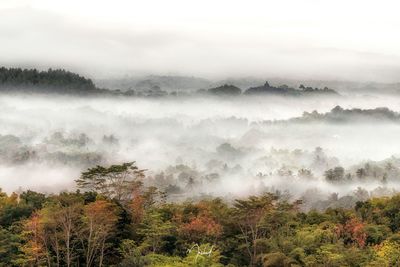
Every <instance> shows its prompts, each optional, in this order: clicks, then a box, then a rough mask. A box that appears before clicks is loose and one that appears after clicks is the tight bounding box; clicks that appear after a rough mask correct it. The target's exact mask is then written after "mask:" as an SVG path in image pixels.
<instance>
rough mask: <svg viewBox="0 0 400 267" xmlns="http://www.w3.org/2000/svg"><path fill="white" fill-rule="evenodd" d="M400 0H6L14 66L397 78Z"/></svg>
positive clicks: (3, 8) (117, 72)
mask: <svg viewBox="0 0 400 267" xmlns="http://www.w3.org/2000/svg"><path fill="white" fill-rule="evenodd" d="M398 7H399V4H397V2H396V1H383V2H382V1H381V2H379V3H378V2H374V1H352V2H348V1H335V2H330V3H328V2H320V1H315V0H307V1H301V2H300V1H292V0H286V1H280V2H279V3H278V2H275V1H252V3H251V4H249V3H244V2H241V1H218V2H213V1H202V2H201V3H193V2H186V1H178V0H175V1H168V2H165V1H157V0H153V1H146V2H142V1H124V0H119V1H115V2H113V4H112V5H111V4H110V3H109V2H108V1H85V2H82V1H75V0H74V1H57V2H55V1H48V0H38V1H32V0H21V1H10V0H5V1H2V2H1V3H0V17H1V21H2V23H0V42H1V43H2V46H1V47H0V54H1V55H2V64H4V65H7V66H20V67H39V68H50V67H52V68H57V67H61V68H67V69H71V70H72V71H77V72H81V73H83V74H85V75H88V76H90V77H92V78H96V79H100V78H112V77H118V76H121V75H148V74H154V75H182V76H196V77H204V78H207V79H222V78H226V77H247V76H251V77H257V78H269V77H278V78H279V77H285V78H290V79H317V80H341V81H342V80H344V81H349V80H350V81H363V82H364V81H375V82H389V83H390V82H398V81H399V78H398V77H399V74H400V63H399V62H400V60H399V57H400V49H399V47H400V38H399V37H398V36H396V35H395V34H393V32H396V28H397V27H398V26H399V25H400V18H399V17H398V16H397V12H396V10H398Z"/></svg>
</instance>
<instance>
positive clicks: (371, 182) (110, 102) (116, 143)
mask: <svg viewBox="0 0 400 267" xmlns="http://www.w3.org/2000/svg"><path fill="white" fill-rule="evenodd" d="M399 102H400V97H396V96H393V95H392V96H391V95H375V96H374V97H371V96H366V95H346V96H335V97H330V96H321V97H272V96H257V97H253V96H237V97H211V96H209V97H207V96H201V95H193V96H187V97H179V96H178V97H172V96H166V97H159V98H151V97H142V98H140V97H118V96H114V97H69V96H68V97H67V96H56V95H46V96H44V95H1V96H0V125H1V128H0V184H1V187H2V189H3V190H5V191H7V192H12V191H15V190H24V189H34V190H39V191H42V192H47V193H51V192H58V191H60V190H74V189H75V183H74V180H75V179H77V178H78V177H79V174H80V172H81V171H83V170H86V168H88V167H92V166H94V165H97V164H100V165H108V164H114V163H122V162H130V161H136V163H137V165H138V166H139V167H140V168H143V169H147V171H146V176H147V178H146V183H147V184H148V185H156V186H158V187H160V188H161V189H162V190H166V191H169V192H170V193H171V199H172V200H174V199H183V198H187V197H200V196H204V195H214V196H222V197H227V198H233V197H238V196H245V195H249V194H257V193H261V192H263V191H265V190H269V191H277V190H278V191H279V192H286V193H288V194H290V195H292V196H295V197H305V196H307V195H309V194H310V192H311V195H313V196H315V198H314V201H315V200H316V199H324V198H327V197H328V196H330V195H331V194H332V193H339V196H344V195H347V194H350V195H353V194H354V190H357V188H358V187H362V188H365V189H367V190H368V191H369V192H370V193H371V194H376V195H388V194H392V193H393V192H394V191H395V190H397V189H399V186H400V183H399V180H398V179H399V178H398V177H399V176H398V173H397V168H400V160H398V159H397V156H400V155H399V151H400V144H399V142H398V136H400V120H397V119H394V120H389V119H387V118H385V117H382V118H381V117H377V118H376V117H373V116H371V115H366V116H364V115H363V116H364V117H362V118H360V117H359V116H358V117H357V116H348V118H347V117H346V121H339V122H332V121H329V120H325V121H324V120H322V121H321V120H319V121H318V120H315V121H313V120H311V121H309V119H307V120H305V121H298V120H297V121H296V120H293V118H300V117H302V116H303V112H304V111H306V112H312V111H314V110H317V111H318V112H319V113H326V112H330V111H331V110H332V109H333V108H334V107H335V106H337V105H340V106H341V107H342V108H343V109H352V108H361V109H365V110H367V109H374V108H377V107H388V108H389V109H390V110H392V111H395V112H399V111H400V105H399ZM379 116H381V115H379ZM367 162H369V165H368V169H370V170H371V171H370V173H371V175H370V176H371V177H369V176H368V177H367V178H365V179H356V178H354V177H355V175H356V174H355V173H356V170H357V169H358V168H361V167H362V166H364V164H365V163H367ZM388 164H390V166H392V167H393V168H392V167H391V168H390V169H389V168H388V171H385V170H386V169H385V168H387V165H388ZM337 166H342V167H344V168H345V173H346V174H347V173H349V174H351V175H352V176H353V178H352V179H348V180H346V181H345V182H340V183H331V182H329V181H327V180H326V178H325V175H324V173H325V171H327V170H328V169H332V168H334V167H337ZM302 169H307V170H310V171H311V173H302V172H301V170H302ZM384 173H385V174H384ZM382 179H385V181H384V182H382ZM310 190H311V191H310ZM313 190H314V191H313ZM307 192H308V193H307ZM306 193H307V194H306ZM319 195H321V196H320V197H318V196H319Z"/></svg>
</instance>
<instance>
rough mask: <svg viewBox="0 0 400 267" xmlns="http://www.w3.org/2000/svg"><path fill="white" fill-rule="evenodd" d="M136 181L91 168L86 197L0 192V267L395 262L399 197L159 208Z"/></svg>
mask: <svg viewBox="0 0 400 267" xmlns="http://www.w3.org/2000/svg"><path fill="white" fill-rule="evenodd" d="M371 168H372V167H371ZM339 172H340V173H342V171H339ZM333 173H335V171H334V170H333ZM142 175H144V174H143V171H142V170H140V169H139V168H138V167H137V166H136V165H135V164H134V163H125V164H122V165H113V166H110V167H102V166H97V167H95V168H92V169H89V170H88V171H87V172H84V173H82V176H81V178H80V180H79V181H78V184H79V185H80V186H81V187H82V188H83V189H85V192H80V191H77V192H62V193H59V194H55V195H49V196H47V195H44V194H41V193H36V192H33V191H27V192H22V193H21V194H19V195H18V194H16V193H13V194H10V195H8V194H6V193H3V192H1V191H0V259H1V261H0V266H77V265H78V263H79V265H86V266H121V267H128V266H133V267H135V266H138V267H139V266H140V267H141V266H160V267H161V266H163V267H165V266H181V267H186V266H199V267H200V266H201V267H206V266H214V267H218V266H231V267H232V266H283V267H285V266H291V267H294V266H351V267H358V266H398V265H399V264H400V252H399V251H400V234H399V229H400V219H399V213H400V196H399V195H396V196H393V197H391V198H389V197H383V198H372V199H369V200H366V201H360V202H357V203H356V205H355V207H354V208H329V209H327V210H325V211H322V212H321V211H315V210H311V211H309V212H300V207H301V205H302V202H301V201H295V202H293V203H290V202H288V201H287V200H285V199H284V198H283V197H282V196H280V195H276V194H271V193H266V194H263V195H259V196H250V197H248V198H243V199H237V200H235V201H234V202H233V203H227V202H225V201H224V200H222V199H219V198H215V199H213V198H209V199H203V200H199V201H185V202H183V203H167V202H165V199H164V197H163V194H162V193H160V192H159V191H158V189H157V188H155V187H146V186H145V185H143V183H141V181H140V179H141V177H142ZM359 193H361V194H362V192H359Z"/></svg>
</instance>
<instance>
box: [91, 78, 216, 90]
mask: <svg viewBox="0 0 400 267" xmlns="http://www.w3.org/2000/svg"><path fill="white" fill-rule="evenodd" d="M96 84H97V85H98V86H99V87H102V88H109V89H112V90H116V89H119V90H122V91H126V90H135V91H147V90H151V89H152V88H154V87H158V88H160V89H161V90H165V91H181V90H183V91H190V90H197V89H199V88H209V87H210V86H211V84H212V83H211V82H210V81H209V80H207V79H203V78H197V77H186V76H157V75H150V76H145V77H129V78H122V79H106V80H96Z"/></svg>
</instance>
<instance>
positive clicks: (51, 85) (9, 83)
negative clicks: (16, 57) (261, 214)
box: [0, 67, 100, 94]
mask: <svg viewBox="0 0 400 267" xmlns="http://www.w3.org/2000/svg"><path fill="white" fill-rule="evenodd" d="M1 91H3V92H15V91H24V92H25V91H28V92H29V91H31V92H56V93H75V94H85V93H93V92H98V91H100V90H98V89H97V88H96V86H95V85H94V83H93V82H92V80H90V79H87V78H85V77H83V76H80V75H78V74H76V73H73V72H70V71H66V70H63V69H56V70H52V69H49V70H47V71H38V70H36V69H21V68H5V67H1V68H0V92H1Z"/></svg>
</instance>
